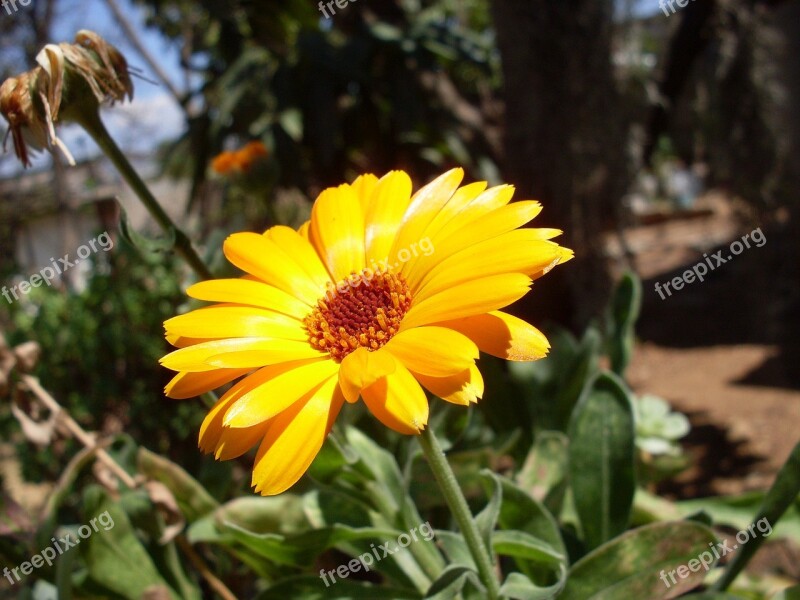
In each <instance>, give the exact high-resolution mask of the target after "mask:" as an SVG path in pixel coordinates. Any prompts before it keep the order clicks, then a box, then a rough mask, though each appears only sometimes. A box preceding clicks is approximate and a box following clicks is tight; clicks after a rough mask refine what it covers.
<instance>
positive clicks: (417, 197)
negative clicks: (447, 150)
mask: <svg viewBox="0 0 800 600" xmlns="http://www.w3.org/2000/svg"><path fill="white" fill-rule="evenodd" d="M463 178H464V170H463V169H451V170H450V171H447V173H444V174H443V175H440V176H439V177H437V178H436V179H434V180H433V181H431V182H430V183H429V184H428V185H426V186H423V187H422V188H420V189H419V190H418V191H417V193H416V194H414V197H413V198H411V203H410V204H409V206H408V209H407V210H406V213H405V215H404V216H403V222H402V223H401V225H400V228H399V230H398V232H397V237H396V238H395V241H394V245H393V246H392V249H391V251H390V252H389V256H388V259H389V264H394V263H395V262H397V260H398V259H397V256H398V253H400V252H401V251H403V250H405V251H408V249H409V248H410V246H411V244H419V242H420V240H421V239H422V238H423V237H424V234H425V230H426V229H427V227H428V225H430V223H431V222H432V221H433V219H434V218H435V217H436V215H437V214H438V213H439V211H440V210H442V207H443V206H445V204H447V202H448V201H449V200H450V198H451V197H452V196H453V194H454V193H455V191H456V189H457V188H458V184H459V183H461V180H462V179H463ZM416 258H417V257H413V256H412V257H411V258H410V260H408V261H407V262H406V263H405V264H404V265H403V268H402V272H403V274H405V273H406V272H407V270H409V269H411V268H412V267H413V266H414V262H415V261H416Z"/></svg>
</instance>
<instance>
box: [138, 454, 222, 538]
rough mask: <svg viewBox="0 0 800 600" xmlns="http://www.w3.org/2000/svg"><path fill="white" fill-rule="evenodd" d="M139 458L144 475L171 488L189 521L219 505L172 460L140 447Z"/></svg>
mask: <svg viewBox="0 0 800 600" xmlns="http://www.w3.org/2000/svg"><path fill="white" fill-rule="evenodd" d="M137 459H138V460H137V462H138V466H139V472H140V473H141V474H142V475H144V476H146V477H149V478H151V479H155V480H156V481H160V482H161V483H163V484H164V485H165V486H167V488H169V490H170V491H171V492H172V494H173V495H174V496H175V500H176V501H177V503H178V506H179V507H180V509H181V512H182V513H183V516H184V517H186V521H187V522H189V523H191V522H193V521H195V520H196V519H199V518H200V517H202V516H203V515H206V514H208V513H210V512H211V511H213V510H214V509H215V508H217V507H218V506H219V504H218V503H217V501H216V500H214V498H212V497H211V495H210V494H209V493H208V492H207V491H206V489H205V488H204V487H203V486H202V485H200V483H199V482H198V481H197V480H196V479H194V478H193V477H192V476H191V475H189V474H188V473H187V472H186V471H184V470H183V469H182V468H181V467H179V466H178V465H176V464H175V463H173V462H172V461H169V460H167V459H166V458H164V457H163V456H159V455H158V454H155V453H153V452H150V451H149V450H147V449H146V448H139V454H138V457H137Z"/></svg>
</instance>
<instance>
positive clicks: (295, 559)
mask: <svg viewBox="0 0 800 600" xmlns="http://www.w3.org/2000/svg"><path fill="white" fill-rule="evenodd" d="M223 530H224V532H225V533H227V534H230V535H231V536H232V537H233V538H234V539H236V540H237V541H239V542H241V543H242V544H243V545H244V546H246V547H247V548H250V549H251V550H252V551H253V552H255V553H256V554H258V555H260V556H263V557H264V558H267V559H269V560H271V561H273V562H276V563H278V564H283V565H294V566H307V565H310V564H311V563H312V562H313V561H314V559H315V558H316V557H317V556H319V555H320V554H322V552H324V551H325V550H327V549H328V548H332V547H334V546H336V545H338V544H342V543H344V542H352V541H355V540H376V541H378V542H385V541H386V540H396V539H397V537H398V535H400V533H401V532H399V531H395V530H391V529H378V528H374V527H365V528H353V527H348V526H346V525H334V526H332V527H325V528H323V529H314V530H311V531H307V532H305V533H301V534H298V535H293V536H283V535H280V534H277V533H254V532H252V531H248V530H246V529H243V528H242V527H239V526H237V525H233V524H231V523H227V524H225V526H224V529H223Z"/></svg>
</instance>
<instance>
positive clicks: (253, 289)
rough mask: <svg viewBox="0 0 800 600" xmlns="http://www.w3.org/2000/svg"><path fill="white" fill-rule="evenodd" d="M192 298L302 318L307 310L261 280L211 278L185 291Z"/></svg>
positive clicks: (296, 300)
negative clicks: (264, 309)
mask: <svg viewBox="0 0 800 600" xmlns="http://www.w3.org/2000/svg"><path fill="white" fill-rule="evenodd" d="M186 293H187V294H188V295H189V296H191V297H192V298H197V299H198V300H206V301H209V302H233V303H235V304H246V305H248V306H258V307H261V308H266V309H269V310H273V311H275V312H279V313H283V314H286V315H289V316H292V317H294V318H295V319H303V318H304V317H305V316H306V315H307V314H308V313H309V307H308V305H307V304H305V303H304V302H301V301H300V300H298V299H297V298H295V297H294V296H292V295H290V294H287V293H286V292H284V291H283V290H279V289H278V288H276V287H274V286H271V285H268V284H266V283H264V282H262V281H257V280H255V281H254V280H247V279H210V280H208V281H201V282H200V283H195V284H194V285H192V286H190V287H189V289H187V290H186Z"/></svg>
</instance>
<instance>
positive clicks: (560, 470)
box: [515, 430, 569, 515]
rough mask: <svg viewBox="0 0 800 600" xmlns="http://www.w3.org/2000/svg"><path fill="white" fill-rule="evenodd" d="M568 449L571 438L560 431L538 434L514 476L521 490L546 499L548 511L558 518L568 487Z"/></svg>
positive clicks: (543, 431)
mask: <svg viewBox="0 0 800 600" xmlns="http://www.w3.org/2000/svg"><path fill="white" fill-rule="evenodd" d="M568 448H569V438H567V436H566V435H564V434H563V433H561V432H560V431H549V430H542V431H539V432H538V433H537V434H536V439H535V441H534V444H533V447H532V448H531V450H530V452H529V453H528V456H527V457H526V459H525V463H524V464H523V466H522V469H521V470H520V472H519V473H517V476H516V477H515V479H516V481H517V483H518V484H519V486H520V487H521V488H522V489H524V490H527V491H528V492H529V493H530V494H531V495H532V496H533V497H534V498H543V499H544V500H543V502H544V504H545V506H547V508H548V510H550V511H551V512H553V513H554V514H556V515H557V514H559V513H560V512H561V506H562V503H563V501H564V492H565V491H566V488H567V471H568V466H569V459H568Z"/></svg>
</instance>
